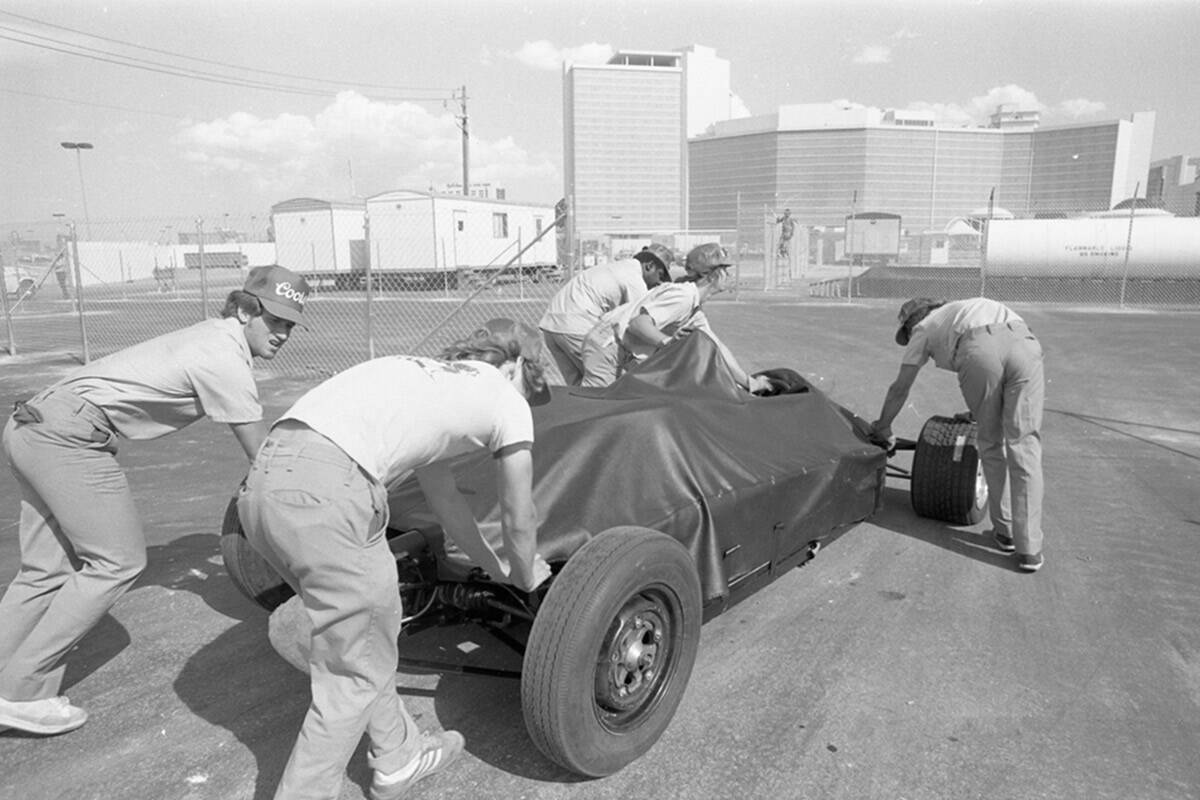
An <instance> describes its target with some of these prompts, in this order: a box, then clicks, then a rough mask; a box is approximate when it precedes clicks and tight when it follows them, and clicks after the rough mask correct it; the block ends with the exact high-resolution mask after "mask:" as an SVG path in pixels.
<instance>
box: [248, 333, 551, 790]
mask: <svg viewBox="0 0 1200 800" xmlns="http://www.w3.org/2000/svg"><path fill="white" fill-rule="evenodd" d="M543 369H544V366H543V363H542V344H541V338H540V337H539V336H538V333H537V331H536V330H534V329H533V328H531V327H529V326H527V325H522V324H520V323H516V322H513V321H512V320H508V319H495V320H491V321H490V322H488V323H487V324H486V325H485V327H483V328H481V329H479V330H478V331H476V332H475V333H474V334H472V335H471V336H470V337H468V338H466V339H464V340H461V341H459V342H457V343H455V344H454V345H452V346H451V347H449V348H447V349H446V350H445V351H443V353H442V357H441V358H440V359H432V358H418V357H413V356H388V357H384V358H376V359H373V360H371V361H367V362H364V363H362V364H359V365H357V366H354V367H351V368H350V369H347V370H346V371H344V372H342V373H339V374H338V375H335V376H334V377H332V378H330V379H329V380H327V381H325V382H324V383H322V384H320V385H319V386H317V387H316V388H314V389H312V390H311V391H309V392H308V393H307V394H305V395H304V396H303V397H301V398H300V399H299V400H298V401H297V402H296V404H295V405H294V406H292V408H291V409H289V410H288V411H287V413H285V414H284V415H283V416H282V417H280V419H279V421H278V422H276V423H275V425H274V427H273V428H272V429H271V432H270V434H268V436H267V440H266V442H264V444H263V446H262V449H261V450H260V451H259V453H258V456H257V457H256V458H255V460H254V464H253V465H252V467H251V469H250V474H249V476H248V477H247V479H246V484H245V486H244V488H243V489H242V491H241V493H240V495H239V497H238V515H239V517H240V518H241V522H242V527H243V528H244V530H245V532H246V538H247V539H248V540H249V542H250V544H251V545H252V546H253V547H254V548H255V549H256V550H257V551H258V552H259V553H260V554H262V556H263V557H264V558H265V559H266V560H267V561H268V562H270V564H271V565H272V566H273V567H274V568H275V569H276V570H278V572H279V574H280V575H281V576H282V577H283V578H284V580H286V581H287V582H288V584H290V585H291V586H292V588H294V589H295V590H296V593H297V594H298V595H299V596H300V598H301V601H302V603H303V605H304V609H305V613H306V615H307V617H308V619H309V621H310V622H311V624H312V638H311V642H310V643H309V645H310V646H309V657H308V658H309V665H308V666H309V673H310V675H311V680H312V684H311V685H312V703H311V705H310V706H309V710H308V715H307V716H306V717H305V719H304V725H303V727H302V728H301V731H300V736H299V738H298V739H297V740H296V744H295V747H294V748H293V750H292V754H291V757H290V758H289V759H288V763H287V766H286V768H285V769H284V773H283V777H282V779H281V780H280V783H279V787H278V788H277V789H276V793H275V797H276V798H280V800H282V799H283V798H286V799H287V800H298V799H299V798H314V799H319V800H335V798H337V797H338V794H339V791H340V787H341V784H342V775H343V772H344V770H345V767H346V763H347V762H348V761H349V760H350V757H351V755H352V754H353V753H354V750H355V748H356V747H357V746H358V742H359V740H360V739H361V738H362V735H363V733H364V731H365V732H366V733H367V736H368V737H369V740H370V746H369V749H368V760H369V762H370V764H371V766H372V768H373V769H374V778H373V780H372V782H371V798H372V800H395V798H400V797H402V796H403V795H404V794H405V792H406V791H407V790H408V788H409V787H410V786H412V784H414V783H415V782H416V781H418V780H420V779H421V778H423V777H425V776H427V775H430V774H432V773H433V772H435V771H438V770H440V769H442V768H443V767H445V766H446V765H447V764H449V763H450V762H451V761H453V760H454V759H455V758H456V757H457V756H458V754H459V752H461V750H462V746H463V738H462V736H461V735H459V734H458V733H456V732H454V731H443V732H441V733H426V734H422V733H421V731H420V730H419V729H418V727H417V725H416V723H415V722H414V721H413V719H412V717H411V716H410V715H409V713H408V711H407V710H406V709H405V707H404V703H403V701H402V700H401V699H400V697H399V695H397V694H396V682H395V675H396V662H397V659H398V656H399V652H398V646H397V641H396V639H397V637H398V636H399V634H400V622H401V602H400V593H399V590H398V588H397V583H398V580H399V578H398V575H397V572H396V562H395V558H394V556H393V555H392V553H391V551H390V550H389V549H388V543H387V535H386V533H387V516H388V503H387V489H386V487H387V485H388V484H390V483H393V482H396V481H399V480H402V479H404V478H405V477H406V476H408V475H411V474H415V476H416V478H417V481H418V482H419V484H420V487H421V490H422V492H424V494H425V497H426V499H427V500H428V502H429V506H430V508H431V509H432V511H433V512H434V514H435V515H436V516H437V518H438V521H439V522H440V523H441V525H442V528H443V529H444V531H445V534H446V536H447V537H448V538H449V539H450V540H451V541H452V542H454V543H455V544H457V545H458V546H459V547H460V548H461V549H462V550H463V551H464V552H465V553H466V554H467V555H468V556H469V557H470V558H471V560H472V561H473V562H474V564H475V565H476V566H478V567H481V568H482V569H483V570H485V571H486V572H487V573H488V574H489V575H490V576H491V577H492V579H494V580H497V581H503V582H505V583H511V584H512V585H514V586H516V587H517V588H519V589H522V590H525V591H532V590H533V589H534V588H536V587H537V586H538V585H539V584H540V583H542V581H544V580H545V579H546V578H547V577H549V574H550V568H549V567H548V566H547V564H546V562H545V561H544V560H542V558H541V557H540V556H539V555H538V554H537V553H536V551H535V547H536V545H537V514H536V511H535V509H534V506H533V498H532V488H531V487H532V475H533V461H532V456H531V446H532V443H533V420H532V416H531V414H530V411H529V405H530V403H532V404H535V405H536V404H539V403H543V402H546V401H548V400H549V398H550V392H549V389H548V388H547V386H546V383H545V378H544V375H543ZM481 448H486V449H488V450H490V451H491V452H492V455H493V457H494V459H495V464H496V473H497V479H498V481H499V487H500V502H501V523H502V528H503V535H504V547H503V553H497V552H495V551H494V550H492V548H491V547H490V546H489V545H488V543H487V542H486V540H485V539H484V538H483V536H482V535H481V534H480V531H479V527H478V525H477V523H476V520H475V518H474V517H473V515H472V512H471V509H470V507H469V506H468V505H467V501H466V499H465V498H464V497H463V496H462V495H461V494H460V493H459V491H458V489H457V487H456V486H455V483H454V475H453V473H452V472H451V469H450V466H449V465H448V463H447V460H448V459H450V458H453V457H454V456H458V455H461V454H463V453H468V452H471V451H474V450H478V449H481Z"/></svg>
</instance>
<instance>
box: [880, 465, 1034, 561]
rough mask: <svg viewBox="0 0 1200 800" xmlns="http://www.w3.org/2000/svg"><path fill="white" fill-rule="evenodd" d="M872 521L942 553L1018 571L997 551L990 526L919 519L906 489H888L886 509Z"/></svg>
mask: <svg viewBox="0 0 1200 800" xmlns="http://www.w3.org/2000/svg"><path fill="white" fill-rule="evenodd" d="M869 521H870V523H871V524H872V525H875V526H876V527H879V528H883V529H884V530H888V531H892V532H893V533H899V534H902V535H904V536H907V537H909V538H910V539H917V540H918V541H922V542H925V543H927V544H931V545H934V546H935V547H940V548H942V549H943V550H949V551H950V552H952V553H956V554H958V555H960V556H964V557H966V558H970V559H974V560H975V561H979V562H982V563H984V564H990V565H991V566H993V567H998V568H1000V569H1004V570H1007V571H1009V572H1017V571H1018V570H1017V567H1016V564H1015V563H1014V562H1013V559H1012V556H1009V555H1007V554H1005V553H1001V552H1000V551H999V550H997V549H996V545H995V543H994V542H993V541H992V539H991V536H989V535H988V531H990V529H991V528H990V525H988V523H983V524H984V525H985V530H984V531H974V530H970V529H968V528H963V527H956V526H953V525H950V524H949V523H946V522H939V521H938V520H934V519H925V518H924V517H918V516H917V515H916V514H915V513H913V510H912V503H911V500H910V499H909V495H908V491H907V490H905V489H898V488H895V487H891V486H888V487H885V488H884V490H883V507H882V508H881V509H880V510H879V513H877V514H876V515H875V516H874V517H872V518H871V519H870V520H869Z"/></svg>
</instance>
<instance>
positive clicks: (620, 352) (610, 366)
mask: <svg viewBox="0 0 1200 800" xmlns="http://www.w3.org/2000/svg"><path fill="white" fill-rule="evenodd" d="M581 357H582V359H583V381H582V382H581V384H580V385H581V386H586V387H589V388H601V387H604V386H611V385H612V384H613V382H614V381H616V379H617V378H619V377H621V374H622V373H623V372H624V371H625V367H626V366H628V363H629V358H628V354H627V353H626V352H625V350H624V349H623V348H622V347H621V344H620V342H618V341H617V337H616V331H615V330H614V329H613V327H612V326H610V325H604V326H601V325H597V326H596V327H594V328H592V330H591V332H590V333H588V335H587V336H585V337H584V339H583V352H582V354H581Z"/></svg>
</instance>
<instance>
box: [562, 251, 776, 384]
mask: <svg viewBox="0 0 1200 800" xmlns="http://www.w3.org/2000/svg"><path fill="white" fill-rule="evenodd" d="M730 266H732V264H731V263H730V261H729V256H728V255H727V254H726V253H725V249H724V248H723V247H721V245H720V244H718V243H717V242H709V243H707V244H702V245H698V246H697V247H694V248H692V250H691V251H690V252H688V254H687V258H686V259H685V260H684V269H685V270H686V271H687V275H686V276H685V277H683V278H681V279H679V280H678V281H677V282H675V283H664V284H660V285H659V286H656V287H655V288H653V289H651V290H650V291H649V292H647V293H646V295H645V296H644V297H643V298H641V299H640V300H638V301H637V302H634V303H626V304H625V305H623V306H618V307H617V308H614V309H613V310H612V311H609V312H608V313H607V314H605V315H604V316H603V317H601V318H600V322H598V323H596V326H595V327H593V328H592V330H591V332H589V333H588V335H587V337H586V338H585V339H584V341H583V370H584V375H583V385H584V386H589V387H599V386H608V385H610V384H611V383H612V382H613V381H615V380H616V379H617V378H618V377H620V376H621V374H622V373H623V372H624V371H625V370H626V369H628V368H629V367H631V366H633V365H634V364H636V363H638V362H640V361H645V360H646V359H647V358H649V357H650V355H651V354H652V353H654V352H655V351H656V350H659V349H660V348H663V347H666V346H667V345H668V344H670V343H671V342H673V341H675V340H676V339H678V338H680V337H682V336H686V335H687V334H688V333H690V332H691V331H694V330H701V331H704V332H705V333H707V334H708V335H709V336H710V337H711V338H712V340H713V342H714V343H715V344H716V345H717V349H718V350H720V351H721V356H722V357H723V358H724V359H725V362H726V363H727V364H728V365H729V368H730V370H731V371H732V372H733V377H734V381H735V382H736V383H737V385H738V386H741V387H742V388H743V389H747V390H749V391H751V392H759V391H766V390H768V389H769V388H770V382H769V381H768V380H767V379H766V378H764V377H762V376H752V375H748V374H747V373H746V371H745V370H744V369H742V367H741V365H739V364H738V362H737V359H736V358H734V357H733V353H731V352H730V351H729V348H728V347H726V346H725V344H724V343H723V342H722V341H721V340H720V339H718V338H717V336H716V334H715V333H713V331H712V328H710V327H709V324H708V318H707V317H706V316H705V315H704V311H703V310H702V306H703V305H704V302H705V301H706V300H708V298H710V297H712V296H713V295H715V294H718V293H720V292H723V291H724V290H725V281H726V278H727V273H726V270H727V269H728V268H729V267H730Z"/></svg>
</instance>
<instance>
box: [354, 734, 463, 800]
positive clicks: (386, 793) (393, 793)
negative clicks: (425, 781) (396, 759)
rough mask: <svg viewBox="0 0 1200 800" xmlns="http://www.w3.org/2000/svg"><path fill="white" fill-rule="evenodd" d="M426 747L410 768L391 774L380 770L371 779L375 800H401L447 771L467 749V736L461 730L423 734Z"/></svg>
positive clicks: (411, 762) (402, 768)
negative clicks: (420, 781)
mask: <svg viewBox="0 0 1200 800" xmlns="http://www.w3.org/2000/svg"><path fill="white" fill-rule="evenodd" d="M423 739H424V747H422V749H421V752H420V754H419V755H418V756H417V757H416V758H414V759H413V760H412V761H410V762H408V764H407V765H405V766H403V767H401V768H400V769H398V770H396V771H395V772H393V773H391V774H387V775H385V774H384V773H382V772H380V771H378V770H376V771H375V777H374V778H373V779H372V780H371V800H399V799H400V798H401V797H404V795H405V794H406V793H407V792H408V790H409V789H410V788H411V787H412V785H413V784H414V783H416V782H417V781H419V780H421V779H422V778H426V777H429V776H430V775H432V774H433V773H435V772H437V771H439V770H441V769H444V768H445V767H446V766H448V765H449V764H450V763H451V762H452V761H454V759H456V758H458V754H459V753H461V752H462V749H463V744H464V742H463V737H462V734H461V733H459V732H458V731H442V732H441V733H426V734H423Z"/></svg>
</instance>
